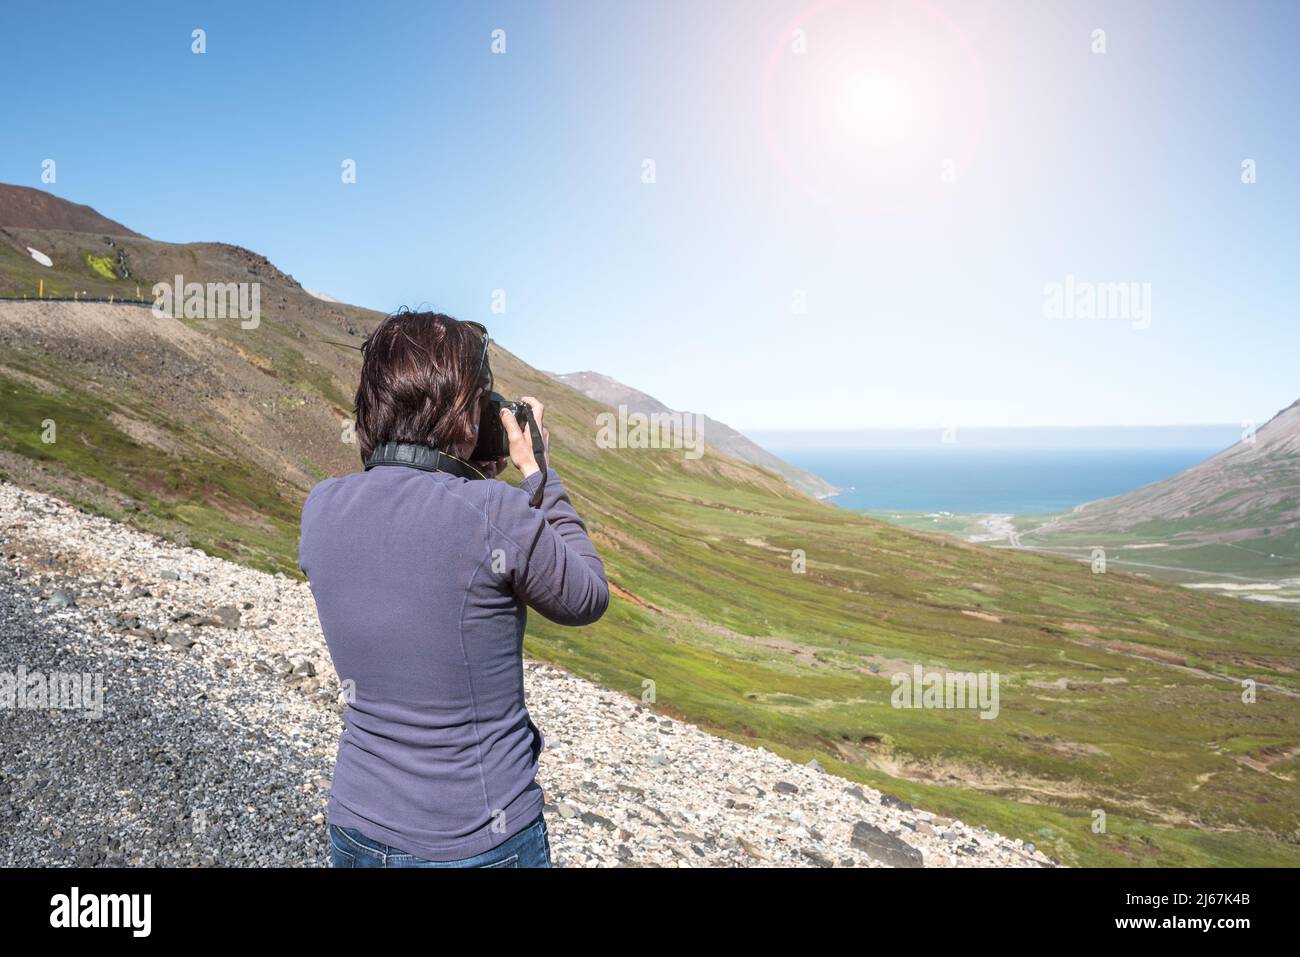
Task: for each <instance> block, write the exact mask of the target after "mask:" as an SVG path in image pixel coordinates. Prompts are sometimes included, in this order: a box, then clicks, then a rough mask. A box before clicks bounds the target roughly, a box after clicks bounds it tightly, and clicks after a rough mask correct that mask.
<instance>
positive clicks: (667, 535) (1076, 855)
mask: <svg viewBox="0 0 1300 957" xmlns="http://www.w3.org/2000/svg"><path fill="white" fill-rule="evenodd" d="M9 232H16V231H12V230H11V231H9ZM25 238H27V237H20V239H25ZM37 238H39V237H37ZM52 238H53V239H57V240H58V242H52V241H51V239H52ZM45 240H46V244H47V247H49V248H53V249H55V251H56V253H57V256H56V265H55V269H54V270H53V271H51V270H48V269H45V268H44V267H39V266H38V267H37V268H38V269H42V270H44V273H45V278H46V279H47V280H49V279H50V278H51V276H53V277H54V278H56V279H57V278H58V277H59V276H63V277H64V278H63V280H62V281H64V282H66V283H68V285H69V288H71V287H72V286H73V285H77V284H79V281H80V280H81V279H83V278H84V279H89V278H90V277H89V276H88V275H85V273H88V272H94V271H95V270H94V267H93V265H92V264H91V263H90V261H88V260H87V259H86V258H85V255H84V254H85V253H86V252H88V251H89V252H94V254H95V255H99V253H98V252H96V251H95V249H94V243H95V242H96V241H97V240H96V238H95V237H78V236H77V234H63V235H62V236H60V237H50V236H46V237H45ZM116 242H117V244H118V246H120V247H125V248H126V249H127V251H128V256H129V258H130V260H131V261H132V262H133V263H135V266H134V273H133V274H134V276H137V277H140V278H141V279H142V280H149V281H150V282H151V281H152V279H153V278H154V273H153V272H148V271H146V270H148V269H150V268H154V267H149V266H148V265H147V264H148V263H152V262H156V263H157V264H158V265H157V267H156V269H157V277H158V278H161V277H163V276H166V275H167V270H168V269H170V268H173V267H174V264H175V263H176V262H178V261H181V260H183V259H184V260H187V261H189V262H190V265H189V266H188V267H187V278H191V275H189V274H188V273H193V278H202V279H207V278H212V279H227V278H228V279H235V278H238V277H237V275H235V274H232V273H231V272H230V270H231V269H236V268H250V267H247V266H243V265H241V264H242V262H243V260H242V259H241V258H239V257H237V256H236V255H235V254H233V253H230V252H229V250H232V249H234V247H220V246H199V247H190V246H186V247H168V246H166V244H158V243H151V241H149V240H143V239H132V238H123V239H117V240H116ZM32 244H33V245H36V243H32ZM38 248H43V249H46V251H49V249H48V248H46V247H38ZM29 261H30V260H29ZM12 262H13V258H12V256H11V257H9V258H5V257H4V256H0V288H6V284H7V288H11V289H12V288H19V287H21V286H22V284H23V283H26V282H28V279H27V278H26V273H25V272H24V273H22V274H18V273H17V271H15V273H13V274H10V273H9V269H10V267H11V265H12ZM25 268H26V267H25V266H24V269H25ZM272 270H274V267H269V264H267V267H264V268H263V269H262V275H263V277H264V278H263V281H264V284H265V285H264V290H263V303H264V315H263V319H262V322H261V325H260V326H259V327H258V328H257V329H254V330H244V329H241V328H240V326H239V324H238V323H237V322H230V321H225V322H222V321H204V320H186V321H178V320H171V319H168V320H159V319H156V318H154V317H153V316H152V315H150V313H149V312H148V311H147V310H144V309H139V308H135V307H119V306H108V305H92V304H77V305H74V304H64V303H44V304H41V303H27V304H23V303H20V304H0V473H3V474H4V475H5V476H6V477H8V478H9V479H11V480H14V481H20V482H24V483H26V484H30V485H34V486H37V487H41V488H45V489H49V490H51V491H55V492H57V493H58V494H62V495H64V496H65V497H69V498H72V499H74V500H76V501H78V502H80V503H82V504H84V505H85V506H86V507H89V508H94V509H97V510H100V511H102V512H105V513H107V514H110V515H112V516H114V517H116V518H119V519H121V520H123V521H127V522H130V523H132V524H135V525H138V526H141V527H144V528H149V529H153V530H155V531H159V532H160V533H163V534H166V535H169V536H172V537H177V536H185V538H186V539H187V540H189V541H190V542H191V543H192V544H194V545H196V546H199V547H202V548H204V549H206V550H209V551H211V552H213V553H215V554H219V555H222V556H224V557H229V558H233V559H235V560H239V561H243V562H246V563H248V564H251V565H255V566H257V567H261V568H265V569H268V570H282V571H285V572H286V573H289V574H297V569H296V567H295V561H294V558H295V553H296V541H297V526H296V520H297V513H298V508H299V506H300V504H301V501H302V499H303V497H304V496H305V494H306V492H307V491H308V490H309V488H310V487H311V485H312V484H313V483H314V482H315V481H317V480H318V479H319V478H321V477H324V476H325V475H328V474H338V473H340V472H342V471H345V470H352V469H355V468H357V467H359V463H358V461H357V453H356V446H355V445H350V444H348V443H347V442H346V441H345V439H346V433H345V432H344V430H343V429H342V428H341V423H342V420H343V419H344V418H346V415H347V411H348V401H347V397H348V395H349V394H350V392H351V390H352V388H353V385H354V382H353V379H354V377H355V375H356V370H357V364H358V358H357V356H356V354H355V353H354V352H352V351H350V350H347V349H341V348H336V347H333V346H331V345H329V344H328V343H327V342H325V340H327V339H347V338H348V337H349V336H351V335H355V336H356V337H358V338H359V336H360V335H361V334H363V333H364V332H365V331H366V330H367V329H368V328H369V327H370V326H371V325H373V323H374V322H375V321H377V319H378V317H377V316H376V315H375V314H373V313H366V312H364V311H362V310H356V309H352V308H351V307H344V306H335V305H333V304H327V303H320V302H317V301H316V300H313V299H311V298H310V297H308V296H306V294H305V293H303V292H302V291H301V290H300V289H299V288H298V287H297V285H296V283H293V282H292V280H291V279H289V278H288V277H285V276H283V274H281V273H279V272H278V270H276V271H274V272H272ZM73 277H75V279H76V280H77V282H74V281H73ZM103 281H104V282H107V283H110V284H111V283H112V282H114V281H113V280H103ZM87 288H89V287H87ZM352 341H357V339H356V338H353V339H352ZM493 366H494V369H495V371H496V375H497V382H498V387H499V388H501V389H502V391H505V392H507V393H508V394H523V393H532V394H536V395H539V396H541V397H542V398H543V399H544V400H545V401H546V403H547V420H548V423H549V426H550V429H551V433H552V442H553V450H554V451H553V455H554V462H555V466H556V468H557V469H558V471H559V472H560V474H561V475H562V476H563V477H564V480H565V482H566V484H567V485H568V486H569V488H570V489H571V491H572V493H573V496H574V498H575V501H576V504H577V506H578V508H579V510H580V511H581V513H582V514H583V516H584V517H585V518H587V519H588V521H589V524H590V525H591V527H592V531H593V538H594V540H595V542H596V544H597V546H598V547H599V549H600V551H601V554H602V556H603V557H604V558H605V561H606V565H607V568H608V572H609V576H610V580H611V582H612V584H613V586H614V590H615V595H616V600H615V601H614V602H613V603H612V604H611V608H610V611H609V613H608V614H607V615H606V617H605V618H604V619H603V620H602V621H601V622H600V623H598V624H597V625H595V626H592V627H590V628H584V629H577V630H567V629H561V628H558V627H555V626H552V625H550V624H549V623H547V622H545V621H543V620H541V619H540V617H538V616H534V618H533V620H531V621H530V624H529V631H528V639H527V648H528V651H529V653H530V654H533V655H535V656H537V657H540V658H544V659H548V660H551V661H554V662H556V663H558V664H561V665H563V666H565V667H567V668H570V669H572V670H574V671H576V672H578V673H580V674H582V675H585V676H587V677H591V678H593V679H596V680H598V681H600V682H601V683H603V684H605V685H607V686H609V687H611V688H614V689H617V690H620V691H624V692H626V693H628V694H631V695H636V696H638V697H641V696H642V695H643V694H648V693H649V689H651V688H652V689H653V695H654V701H655V705H656V707H658V708H659V709H661V710H663V711H666V712H669V713H672V714H674V715H677V716H681V717H686V718H689V719H691V720H693V721H696V722H699V723H701V724H703V725H705V726H708V727H710V728H712V729H714V730H716V731H717V732H718V733H720V734H724V735H727V736H730V737H733V738H735V739H737V740H740V741H744V742H746V743H748V744H752V745H762V746H765V747H768V748H771V749H773V750H776V751H780V752H782V753H784V754H786V755H789V756H791V757H793V758H796V759H799V760H807V759H811V758H814V757H815V758H817V760H819V761H820V762H821V763H822V764H823V765H825V766H826V767H827V768H828V769H831V770H833V771H835V772H836V773H840V774H843V775H845V776H847V777H850V778H853V779H857V780H861V781H865V782H868V783H870V784H872V785H874V786H877V787H881V788H883V789H885V790H888V791H890V792H892V793H895V794H897V795H899V796H900V797H903V798H905V799H907V800H909V801H912V802H914V803H917V804H921V805H924V806H926V807H928V808H932V809H934V810H936V811H939V812H941V813H947V814H950V815H954V816H960V817H961V818H962V819H963V820H966V821H969V822H972V823H975V824H986V825H988V826H989V827H991V828H994V829H996V830H999V831H1001V832H1004V833H1007V834H1010V835H1013V836H1019V837H1023V838H1025V839H1026V840H1031V841H1034V842H1035V843H1036V844H1037V845H1038V846H1039V847H1041V848H1044V849H1045V850H1046V851H1047V852H1048V853H1050V854H1053V855H1055V856H1057V857H1058V858H1060V859H1061V860H1062V861H1064V862H1066V863H1069V864H1077V865H1098V864H1165V865H1182V864H1291V865H1294V864H1297V863H1300V843H1298V841H1300V817H1298V816H1297V802H1296V800H1295V796H1296V793H1297V792H1296V784H1295V779H1296V775H1297V773H1300V749H1298V748H1297V745H1300V698H1297V697H1296V695H1297V694H1298V693H1300V670H1298V669H1300V638H1298V632H1300V617H1297V615H1296V614H1295V613H1293V612H1289V611H1286V610H1283V609H1276V608H1268V607H1259V606H1254V605H1250V604H1248V603H1245V602H1240V601H1234V600H1231V599H1227V598H1220V597H1216V596H1212V595H1205V594H1197V593H1193V592H1188V591H1185V590H1181V589H1178V588H1175V587H1171V586H1167V585H1162V584H1159V583H1155V582H1152V581H1149V580H1146V579H1143V578H1138V577H1134V576H1130V575H1128V574H1125V573H1123V572H1119V571H1115V572H1107V573H1106V574H1103V575H1095V574H1092V573H1091V571H1090V570H1089V568H1088V567H1087V566H1086V565H1080V564H1078V563H1076V562H1073V561H1069V560H1066V559H1059V558H1052V557H1046V556H1039V555H1033V554H1028V553H1024V552H1011V551H1005V550H996V549H993V548H989V547H984V546H975V545H967V544H964V543H961V542H959V541H956V540H954V539H951V538H948V537H946V536H941V535H932V534H926V533H921V532H916V531H911V530H907V529H903V528H899V527H895V526H892V525H889V524H885V523H883V522H880V521H876V520H874V519H870V518H867V517H864V516H859V515H854V514H852V513H849V512H846V511H843V510H839V509H836V508H834V507H832V506H828V505H823V504H819V503H817V502H815V501H812V500H810V499H808V498H805V497H803V496H801V495H799V494H798V493H796V492H794V491H793V490H791V489H790V488H789V487H788V486H787V485H785V484H784V483H783V482H781V481H780V480H779V479H778V478H776V477H775V476H773V475H771V474H770V473H767V472H764V471H762V470H760V469H757V468H755V467H753V466H749V465H746V464H744V463H740V462H736V461H733V460H731V459H727V458H725V457H723V456H720V455H717V454H713V453H709V454H706V455H705V456H704V457H703V458H702V459H700V460H698V461H690V460H687V459H686V458H685V457H684V456H683V454H682V453H681V452H673V451H669V450H663V451H653V450H634V449H628V450H608V449H599V448H597V446H596V442H595V435H596V415H597V414H598V413H599V412H601V411H603V407H602V406H599V405H597V404H596V403H594V402H592V401H591V400H589V399H587V398H586V397H584V396H582V395H580V394H579V393H577V392H575V391H573V390H571V389H568V388H566V387H563V386H560V385H558V384H557V383H555V382H554V381H553V380H551V379H549V378H548V377H546V376H545V375H544V374H542V373H540V372H538V371H536V370H534V369H532V368H530V367H529V366H527V365H526V364H525V363H524V362H522V361H520V360H519V359H518V358H516V357H514V356H512V355H511V354H509V353H508V352H505V351H504V350H497V351H496V352H494V356H493ZM47 420H52V421H53V422H55V423H56V424H57V440H56V441H55V442H53V443H47V442H44V441H43V440H42V431H43V425H42V424H43V423H44V422H46V421H47ZM128 499H129V501H127V500H128ZM797 552H801V553H802V554H803V555H804V556H805V558H806V569H805V570H804V571H803V573H798V572H796V570H795V567H794V563H795V556H796V553H797ZM914 663H920V664H922V665H923V666H924V667H925V668H926V669H927V670H941V671H944V670H950V671H972V672H991V673H996V674H997V675H998V677H999V681H1000V711H999V714H998V717H997V718H996V719H994V720H983V719H981V718H980V717H979V714H978V712H976V711H973V710H938V709H900V708H895V707H892V706H891V702H890V698H891V692H892V690H893V689H892V686H891V681H890V676H891V675H893V674H895V673H897V672H910V671H911V668H912V666H913V664H914ZM1246 679H1250V680H1253V681H1255V682H1257V683H1258V685H1259V687H1258V691H1257V700H1255V702H1254V703H1250V704H1247V703H1244V702H1243V700H1242V693H1243V692H1242V685H1241V682H1242V681H1243V680H1246ZM648 682H650V683H652V685H649V684H647V683H648ZM1096 812H1105V816H1106V817H1105V820H1106V826H1105V830H1104V832H1102V833H1098V832H1096V831H1095V828H1094V822H1095V821H1096V820H1098V817H1097V813H1096ZM811 823H812V824H814V825H815V822H811Z"/></svg>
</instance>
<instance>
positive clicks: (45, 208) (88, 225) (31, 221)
mask: <svg viewBox="0 0 1300 957" xmlns="http://www.w3.org/2000/svg"><path fill="white" fill-rule="evenodd" d="M0 226H13V227H16V228H19V229H62V230H67V231H69V232H75V233H103V234H105V235H108V236H133V237H135V238H137V239H143V238H144V237H143V236H141V235H140V234H139V233H137V232H133V231H132V230H130V229H127V228H126V227H125V226H123V225H122V224H121V223H116V222H114V221H113V220H111V219H109V218H108V217H107V216H101V215H100V214H99V213H98V212H96V211H95V210H93V209H91V208H90V207H89V206H83V205H81V204H80V203H70V202H68V201H67V200H66V199H60V198H59V197H57V196H52V195H50V194H49V193H45V192H42V191H41V190H39V189H31V188H30V187H27V186H10V185H8V184H7V183H0Z"/></svg>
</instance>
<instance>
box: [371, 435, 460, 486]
mask: <svg viewBox="0 0 1300 957" xmlns="http://www.w3.org/2000/svg"><path fill="white" fill-rule="evenodd" d="M377 465H405V466H406V467H407V468H411V469H420V470H421V471H423V472H446V473H447V474H448V475H457V476H459V477H460V478H463V479H481V478H484V477H485V476H484V475H483V473H482V472H480V471H479V470H478V469H476V468H474V466H472V465H470V464H469V463H468V462H462V461H461V460H460V459H458V458H455V457H454V456H451V455H448V454H447V453H446V452H443V451H440V450H439V449H435V448H433V447H432V446H428V445H416V444H414V443H412V442H385V443H384V444H383V445H380V446H378V447H377V448H376V449H375V450H374V451H373V452H371V453H370V458H369V459H367V460H366V471H367V472H369V471H370V470H371V469H372V468H374V467H375V466H377Z"/></svg>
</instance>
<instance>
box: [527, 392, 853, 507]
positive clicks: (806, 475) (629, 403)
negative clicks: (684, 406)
mask: <svg viewBox="0 0 1300 957" xmlns="http://www.w3.org/2000/svg"><path fill="white" fill-rule="evenodd" d="M551 375H552V376H553V377H554V378H555V379H556V380H558V381H560V382H563V383H564V384H565V385H567V386H570V387H572V388H574V389H577V390H578V391H579V392H581V393H582V394H583V395H585V396H587V397H588V398H592V399H595V400H596V401H597V402H603V403H604V404H605V405H608V406H611V407H613V408H615V409H617V408H618V407H619V406H625V407H626V408H627V410H628V412H629V413H631V412H639V413H641V414H643V415H673V414H676V410H674V409H670V408H668V406H666V405H664V404H663V403H662V402H660V401H659V400H658V399H656V398H654V397H653V396H650V395H647V394H646V393H644V392H641V391H640V390H638V389H634V388H632V387H631V386H628V385H624V384H623V383H621V382H619V381H617V380H615V379H611V378H610V377H609V376H606V375H601V374H600V373H599V372H569V373H564V374H557V373H551ZM699 421H700V429H701V430H702V432H703V435H704V440H705V443H706V445H707V447H708V448H711V449H716V450H718V451H719V452H722V453H723V454H724V455H729V456H731V457H732V458H733V459H739V460H740V461H742V462H749V463H750V464H752V465H757V466H759V467H760V468H764V469H767V470H768V471H769V472H775V473H776V474H778V475H780V476H782V477H783V478H784V479H785V480H786V481H787V482H789V483H790V484H791V485H793V486H794V487H795V488H797V489H798V490H799V491H801V492H803V493H804V494H806V495H811V496H813V497H814V498H827V497H828V496H831V495H834V494H835V493H836V492H837V491H838V490H837V489H836V488H835V486H833V485H831V484H830V483H829V482H827V481H826V480H825V479H822V478H819V477H818V476H816V475H814V474H813V473H812V472H809V471H807V470H806V469H801V468H799V466H797V465H791V464H790V463H789V462H786V461H783V460H782V459H780V458H778V457H777V456H775V455H773V454H772V453H771V452H769V451H767V449H765V448H763V447H762V446H760V445H758V444H757V443H756V442H754V441H753V440H751V439H749V438H747V437H746V436H744V435H742V434H741V433H739V432H737V431H736V430H735V429H733V428H731V426H729V425H727V424H726V423H724V422H719V421H718V420H717V419H714V418H710V417H709V416H707V415H703V414H701V415H700V416H699Z"/></svg>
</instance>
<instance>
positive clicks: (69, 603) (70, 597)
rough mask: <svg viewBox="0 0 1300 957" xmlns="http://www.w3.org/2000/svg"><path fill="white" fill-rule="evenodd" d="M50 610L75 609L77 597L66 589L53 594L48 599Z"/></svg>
mask: <svg viewBox="0 0 1300 957" xmlns="http://www.w3.org/2000/svg"><path fill="white" fill-rule="evenodd" d="M49 602H50V607H51V608H76V607H77V596H76V595H74V594H72V592H70V591H67V590H66V589H60V590H59V591H56V592H53V593H51V595H50V598H49Z"/></svg>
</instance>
